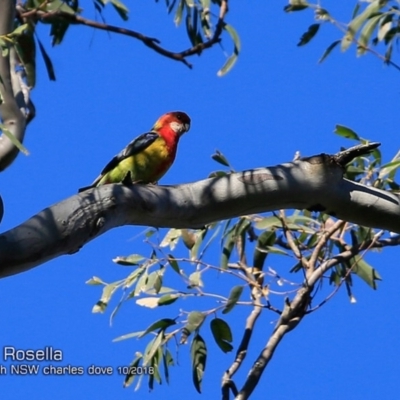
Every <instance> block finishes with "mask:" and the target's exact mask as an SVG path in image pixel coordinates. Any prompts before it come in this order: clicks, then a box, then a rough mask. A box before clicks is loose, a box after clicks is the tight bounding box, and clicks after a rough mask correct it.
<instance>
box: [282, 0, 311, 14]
mask: <svg viewBox="0 0 400 400" xmlns="http://www.w3.org/2000/svg"><path fill="white" fill-rule="evenodd" d="M289 3H290V5H288V6H285V7H283V11H285V12H292V11H302V10H305V9H306V8H308V4H307V2H306V1H302V0H298V1H296V0H291V1H289Z"/></svg>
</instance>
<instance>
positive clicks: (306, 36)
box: [297, 24, 321, 46]
mask: <svg viewBox="0 0 400 400" xmlns="http://www.w3.org/2000/svg"><path fill="white" fill-rule="evenodd" d="M320 26H321V25H320V24H312V25H310V26H309V27H308V30H307V32H304V33H303V35H302V36H301V38H300V42H299V43H297V46H304V45H305V44H307V43H308V42H309V41H310V40H311V39H312V38H313V37H314V36H315V35H316V34H317V32H318V30H319V27H320Z"/></svg>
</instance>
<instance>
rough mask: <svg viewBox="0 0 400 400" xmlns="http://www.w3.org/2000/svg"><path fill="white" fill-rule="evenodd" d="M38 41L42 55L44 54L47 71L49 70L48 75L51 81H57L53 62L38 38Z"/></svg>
mask: <svg viewBox="0 0 400 400" xmlns="http://www.w3.org/2000/svg"><path fill="white" fill-rule="evenodd" d="M37 41H38V44H39V50H40V53H41V54H42V57H43V61H44V63H45V65H46V70H47V74H48V76H49V79H50V80H51V81H55V80H56V75H55V73H54V67H53V63H52V62H51V59H50V57H49V56H48V54H47V53H46V50H45V48H44V47H43V45H42V42H41V41H40V40H39V39H38V38H37Z"/></svg>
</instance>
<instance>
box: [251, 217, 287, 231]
mask: <svg viewBox="0 0 400 400" xmlns="http://www.w3.org/2000/svg"><path fill="white" fill-rule="evenodd" d="M281 226H282V222H281V220H280V219H279V218H278V217H275V216H272V217H265V218H262V219H261V220H260V221H258V222H257V223H256V228H257V229H268V228H272V227H277V228H279V227H281Z"/></svg>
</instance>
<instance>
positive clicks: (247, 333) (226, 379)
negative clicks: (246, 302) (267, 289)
mask: <svg viewBox="0 0 400 400" xmlns="http://www.w3.org/2000/svg"><path fill="white" fill-rule="evenodd" d="M252 297H253V300H254V303H255V305H254V307H253V310H252V312H251V313H250V315H249V316H248V317H247V320H246V325H245V329H244V333H243V336H242V340H241V342H240V345H239V347H238V349H237V352H236V357H235V360H234V362H233V363H232V365H231V366H230V367H229V368H228V369H227V370H226V371H225V373H224V375H223V377H222V400H228V399H229V389H231V390H232V393H233V394H234V396H237V394H238V391H237V389H236V385H235V383H234V382H233V381H232V377H233V375H235V373H236V372H237V370H238V369H239V368H240V366H241V365H242V363H243V360H244V359H245V358H246V355H247V349H248V347H249V343H250V339H251V336H252V334H253V331H254V327H255V324H256V322H257V319H258V317H259V316H260V314H261V311H262V308H263V307H262V304H261V303H260V297H261V292H260V291H257V294H255V293H254V292H253V291H252Z"/></svg>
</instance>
